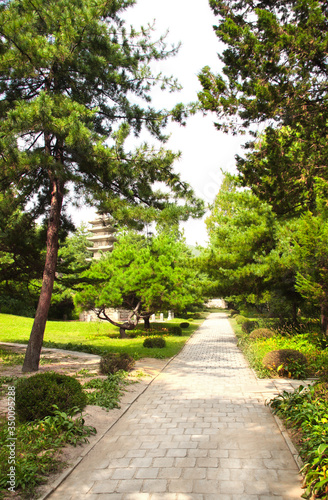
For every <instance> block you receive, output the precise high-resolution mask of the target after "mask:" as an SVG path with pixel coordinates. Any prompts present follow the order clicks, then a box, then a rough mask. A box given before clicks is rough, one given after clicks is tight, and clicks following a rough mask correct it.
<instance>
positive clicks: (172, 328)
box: [169, 325, 182, 337]
mask: <svg viewBox="0 0 328 500" xmlns="http://www.w3.org/2000/svg"><path fill="white" fill-rule="evenodd" d="M169 332H170V333H172V335H178V337H181V335H182V329H181V326H179V325H174V326H170V329H169Z"/></svg>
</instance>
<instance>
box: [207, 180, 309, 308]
mask: <svg viewBox="0 0 328 500" xmlns="http://www.w3.org/2000/svg"><path fill="white" fill-rule="evenodd" d="M206 223H207V228H208V233H209V237H210V244H209V247H208V248H207V249H206V251H205V252H204V255H203V265H204V267H205V269H206V271H207V272H208V274H209V275H210V277H211V278H212V279H213V280H214V281H213V287H214V290H213V291H215V293H216V294H218V295H220V296H223V297H226V298H228V300H232V301H234V302H239V303H240V302H244V303H247V304H252V305H255V306H261V304H262V305H264V304H265V305H266V306H267V305H268V304H269V305H270V303H273V302H274V301H275V302H276V301H277V300H278V299H279V297H280V303H281V304H282V303H283V302H284V303H285V305H286V303H289V304H291V305H292V306H293V312H294V316H295V314H296V305H297V304H299V303H300V296H299V294H298V293H296V292H295V287H294V286H295V273H296V271H295V265H294V261H293V260H291V258H290V256H289V253H290V252H289V251H290V246H289V245H288V242H289V241H290V237H289V230H288V227H287V225H286V224H281V223H279V221H278V220H277V217H276V216H275V214H274V213H273V212H272V209H271V207H270V205H269V204H267V203H264V202H262V201H261V200H259V199H258V198H257V197H256V196H255V195H254V194H253V193H252V192H251V191H250V190H249V189H246V190H245V189H243V188H241V187H240V185H239V183H238V181H237V180H236V178H234V177H233V176H231V175H227V174H226V176H225V179H224V181H223V184H222V186H221V189H220V191H219V194H218V195H217V197H216V199H215V201H214V204H213V206H212V211H211V215H210V216H209V217H208V219H207V221H206ZM285 305H284V306H283V310H284V312H286V307H285Z"/></svg>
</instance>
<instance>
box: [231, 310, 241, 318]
mask: <svg viewBox="0 0 328 500" xmlns="http://www.w3.org/2000/svg"><path fill="white" fill-rule="evenodd" d="M229 312H230V316H231V317H234V316H237V315H238V314H239V311H236V309H230V311H229Z"/></svg>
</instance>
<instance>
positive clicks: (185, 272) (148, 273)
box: [75, 231, 206, 336]
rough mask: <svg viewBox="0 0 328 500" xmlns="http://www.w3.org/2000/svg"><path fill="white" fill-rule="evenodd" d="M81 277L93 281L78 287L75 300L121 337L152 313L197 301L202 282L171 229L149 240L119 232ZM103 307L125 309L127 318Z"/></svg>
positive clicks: (178, 309) (201, 277) (187, 254)
mask: <svg viewBox="0 0 328 500" xmlns="http://www.w3.org/2000/svg"><path fill="white" fill-rule="evenodd" d="M84 278H86V279H89V281H92V280H93V281H94V283H93V284H90V285H85V286H83V290H81V291H80V292H79V293H78V294H77V295H76V299H75V300H76V303H77V304H78V305H79V306H80V307H81V308H82V310H91V309H92V310H94V311H95V312H96V314H97V316H98V317H99V318H100V319H104V320H107V321H109V322H110V323H112V324H114V325H115V326H118V327H120V332H121V336H124V335H125V330H129V329H133V328H135V327H136V325H137V324H138V322H139V320H140V319H146V320H147V319H149V317H150V316H151V315H152V314H154V313H155V312H158V311H164V310H168V309H172V310H174V311H175V312H179V311H183V310H184V309H185V308H186V307H188V306H190V305H195V304H198V303H201V301H202V292H203V289H204V288H205V285H206V280H205V277H204V275H201V274H200V273H199V271H198V270H197V269H196V268H195V266H194V265H193V258H192V256H191V252H190V250H189V249H188V247H187V245H186V244H185V243H184V241H183V240H182V239H181V238H178V237H177V233H176V232H175V231H173V232H172V231H171V232H168V231H165V232H163V233H161V234H159V235H157V236H154V237H150V238H147V237H144V236H142V235H140V234H136V233H134V232H132V233H127V234H123V235H121V236H120V237H119V239H118V242H117V243H115V245H114V250H113V252H111V253H109V254H105V255H104V256H103V258H102V259H100V260H99V261H94V262H93V263H92V265H91V267H90V270H89V271H87V272H86V273H85V274H84ZM108 308H124V309H127V310H129V311H130V315H129V319H128V321H126V322H124V323H118V322H117V321H114V320H113V318H112V317H111V314H110V312H108V310H107V309H108Z"/></svg>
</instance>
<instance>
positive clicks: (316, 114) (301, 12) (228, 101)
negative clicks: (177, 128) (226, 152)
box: [199, 0, 328, 216]
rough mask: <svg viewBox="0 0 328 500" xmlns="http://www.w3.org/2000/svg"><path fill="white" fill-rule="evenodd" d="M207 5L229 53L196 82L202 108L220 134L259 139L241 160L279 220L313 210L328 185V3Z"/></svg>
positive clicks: (248, 181) (248, 180) (247, 181)
mask: <svg viewBox="0 0 328 500" xmlns="http://www.w3.org/2000/svg"><path fill="white" fill-rule="evenodd" d="M210 5H211V7H212V9H213V11H214V14H215V15H216V16H217V25H216V26H215V27H214V29H215V32H216V34H217V36H218V38H219V39H220V41H221V42H223V44H225V48H224V50H223V53H222V55H221V56H220V59H221V62H222V63H223V69H222V71H221V72H220V73H219V74H215V73H213V72H212V71H211V70H210V68H209V67H205V68H204V69H203V70H202V72H201V74H200V76H199V79H200V82H201V84H202V87H203V90H202V92H200V93H199V100H200V103H201V106H202V108H203V109H204V110H207V111H212V112H214V113H215V114H216V116H217V120H216V126H217V127H218V128H219V129H220V130H224V131H233V132H234V133H238V132H245V131H247V132H251V133H252V134H253V135H255V138H256V139H257V140H255V141H249V142H248V143H247V144H246V148H247V150H248V151H250V152H251V154H250V155H248V157H247V158H246V159H241V158H239V159H238V169H239V171H240V173H241V178H242V179H243V182H244V185H245V186H246V185H247V186H250V187H252V189H254V192H255V193H256V194H257V195H258V196H260V197H261V199H263V200H265V201H267V202H270V203H272V204H273V206H274V209H275V210H276V211H277V213H278V214H279V215H284V216H286V215H288V216H290V215H293V214H294V213H295V212H296V213H299V212H300V210H302V209H303V210H305V211H306V210H307V209H310V210H312V209H313V206H314V202H315V196H314V181H315V177H321V178H322V179H324V180H325V181H327V180H328V176H327V157H328V149H327V140H326V137H327V133H328V128H327V123H328V121H327V117H328V92H327V78H328V67H327V43H328V5H327V2H326V1H325V0H286V1H280V0H279V1H272V0H210ZM259 124H261V132H260V134H261V135H260V136H259V135H258V125H259ZM252 153H253V154H252ZM286 192H288V200H286V199H285V193H286Z"/></svg>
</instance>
